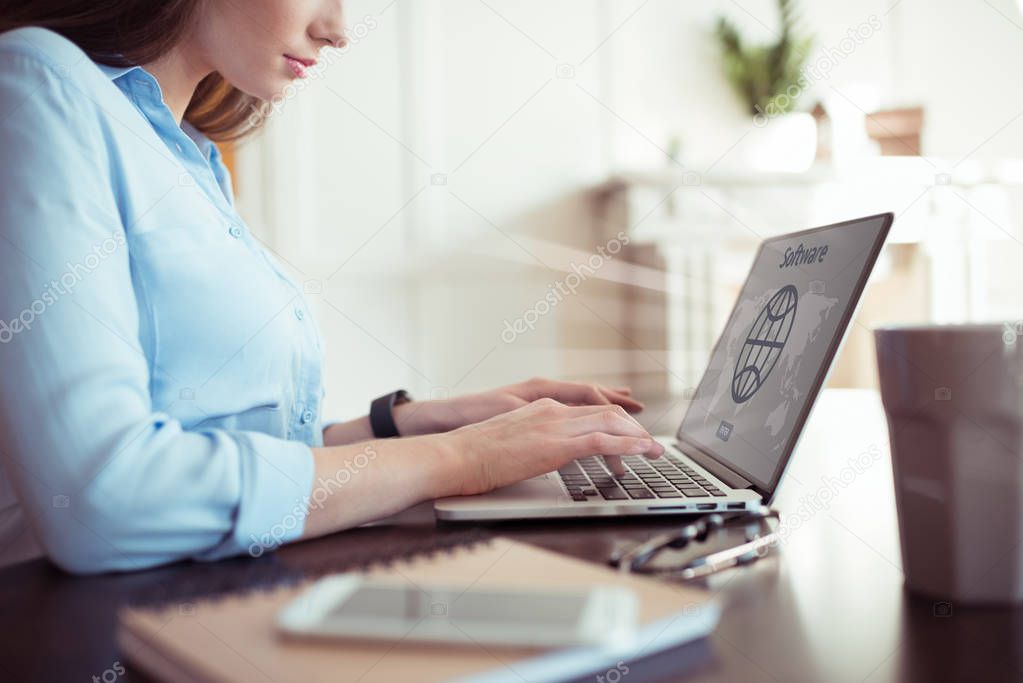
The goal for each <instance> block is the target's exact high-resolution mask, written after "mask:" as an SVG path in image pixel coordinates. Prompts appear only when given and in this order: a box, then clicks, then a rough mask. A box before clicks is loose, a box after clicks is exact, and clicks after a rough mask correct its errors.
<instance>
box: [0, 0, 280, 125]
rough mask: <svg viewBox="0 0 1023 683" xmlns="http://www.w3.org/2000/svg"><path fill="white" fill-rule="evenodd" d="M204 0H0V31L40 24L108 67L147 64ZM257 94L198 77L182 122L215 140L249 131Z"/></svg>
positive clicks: (174, 37) (214, 77) (177, 36)
mask: <svg viewBox="0 0 1023 683" xmlns="http://www.w3.org/2000/svg"><path fill="white" fill-rule="evenodd" d="M203 1H204V0H0V32H2V31H7V30H10V29H13V28H19V27H22V26H41V27H43V28H48V29H50V30H52V31H56V32H57V33H60V34H61V35H63V36H64V37H65V38H67V39H68V40H70V41H71V42H73V43H75V44H76V45H78V47H80V48H81V49H82V50H83V51H84V52H85V53H86V54H87V55H89V57H90V58H91V59H93V60H94V61H97V62H100V63H102V64H108V65H111V66H134V65H136V64H147V63H149V62H151V61H153V60H155V59H157V58H159V57H161V56H163V55H164V54H166V53H167V52H168V51H169V50H170V49H171V48H173V47H174V46H175V45H176V44H177V42H178V41H179V40H180V39H181V38H182V36H184V34H185V33H186V32H187V31H188V30H189V28H190V27H191V26H192V22H193V21H194V20H195V16H196V12H197V10H198V9H199V6H200V5H201V3H202V2H203ZM261 107H262V102H261V100H259V98H257V97H254V96H252V95H246V94H245V93H243V92H242V91H240V90H238V89H237V88H235V87H234V86H232V85H231V84H230V83H228V82H227V81H225V80H224V78H223V77H222V76H221V75H220V74H218V73H212V74H210V75H209V76H207V77H206V78H204V79H203V80H202V81H201V82H200V83H199V87H197V88H196V90H195V95H193V97H192V101H191V102H190V103H189V105H188V108H187V109H186V110H185V120H187V121H188V122H189V123H191V124H192V125H193V126H195V127H196V128H197V129H198V130H199V131H201V132H202V133H203V134H205V135H207V136H208V137H209V138H210V139H212V140H215V141H217V142H223V141H227V140H236V139H238V138H240V137H242V136H244V135H247V134H248V133H251V132H253V131H254V130H255V129H256V128H258V126H259V122H260V121H261V119H262V117H260V116H253V114H254V113H256V112H259V111H260V110H261Z"/></svg>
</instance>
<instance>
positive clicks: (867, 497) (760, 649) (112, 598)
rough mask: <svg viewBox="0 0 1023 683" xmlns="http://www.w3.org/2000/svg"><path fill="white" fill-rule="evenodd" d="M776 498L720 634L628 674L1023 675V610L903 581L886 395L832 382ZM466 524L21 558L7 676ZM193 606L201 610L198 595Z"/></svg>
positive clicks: (671, 423)
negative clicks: (251, 553)
mask: <svg viewBox="0 0 1023 683" xmlns="http://www.w3.org/2000/svg"><path fill="white" fill-rule="evenodd" d="M680 410H681V408H680V407H679V406H675V407H674V408H673V409H671V406H650V407H649V408H648V410H647V412H646V414H645V415H644V419H645V420H646V421H647V422H648V424H650V425H652V427H653V428H656V429H657V430H658V431H661V432H672V431H673V430H674V428H675V426H676V424H677V421H678V418H679V414H680ZM862 454H867V456H864V457H863V458H862V459H861V466H860V467H859V470H860V471H856V472H854V474H855V476H853V477H851V478H850V476H849V473H848V472H846V473H845V474H844V478H843V471H842V469H843V467H844V466H846V465H847V461H848V460H849V459H850V458H856V457H857V456H861V455H862ZM871 454H874V455H871ZM864 464H865V465H866V466H863V465H864ZM777 505H778V507H779V508H780V509H781V510H782V511H783V513H787V514H788V515H795V514H800V515H802V517H803V518H805V519H804V521H803V523H802V524H801V525H800V526H799V528H798V529H795V530H794V531H793V532H792V533H791V534H790V535H789V536H788V537H787V539H786V541H785V543H784V545H783V548H782V550H781V552H780V553H779V554H777V555H776V556H775V557H773V558H770V559H766V560H762V561H761V562H759V563H757V564H755V565H753V566H752V567H748V568H745V569H741V570H736V571H731V572H729V573H727V574H723V575H720V576H715V577H712V578H711V579H710V580H709V581H708V582H707V583H706V587H707V588H708V589H709V590H711V591H713V592H715V593H716V594H717V595H718V596H719V599H720V600H721V601H722V604H723V605H724V607H725V610H724V617H723V619H722V622H721V624H720V626H719V627H718V629H717V631H716V632H715V634H714V635H713V636H712V637H711V638H710V639H708V640H707V641H704V642H702V643H697V644H693V645H689V646H686V647H682V648H679V649H678V650H675V651H671V652H668V653H664V654H662V655H659V656H657V657H653V658H650V659H647V660H643V661H640V662H628V663H627V664H628V665H629V667H630V672H629V674H628V675H627V676H626V677H625V679H624V680H627V681H628V683H638V682H639V681H646V680H658V681H660V680H679V679H683V678H684V679H685V680H692V681H699V682H710V681H714V682H717V681H720V682H722V683H723V682H729V683H731V682H734V681H828V682H838V681H870V682H881V681H927V682H929V683H930V682H932V681H946V680H948V681H952V680H962V681H996V680H1023V609H967V608H964V607H961V606H959V605H954V604H953V605H951V608H950V609H951V614H950V615H948V616H946V613H947V612H948V611H949V610H948V609H947V608H946V607H945V606H944V605H940V604H938V605H936V604H935V603H934V602H933V601H931V600H927V599H923V598H917V597H914V596H910V595H908V594H906V593H905V592H904V591H903V588H902V572H901V569H900V564H901V562H900V557H899V547H898V533H897V526H896V521H895V510H894V501H893V497H892V483H891V467H890V463H889V459H888V451H887V433H886V429H885V425H884V420H883V415H882V413H881V410H880V403H879V401H878V399H877V396H876V394H873V393H871V392H859V391H829V392H826V394H825V396H824V398H823V399H822V401H821V404H820V406H819V408H818V410H817V412H816V413H815V415H814V417H813V418H812V419H811V424H810V428H809V430H808V432H807V434H806V436H805V438H804V439H803V442H802V444H801V445H800V447H799V450H798V452H797V454H796V456H795V458H794V459H793V462H792V464H791V466H790V469H789V476H788V477H787V479H786V480H785V481H784V482H783V485H782V489H781V491H780V493H779V498H778V500H777ZM673 526H674V524H673V523H672V522H671V521H666V520H663V519H661V520H654V521H644V520H619V521H614V522H600V523H589V522H561V523H543V524H524V523H516V524H504V525H500V526H498V527H495V528H493V530H496V531H498V532H499V533H503V534H505V535H507V536H510V537H513V538H517V539H520V540H524V541H527V542H531V543H535V544H537V545H541V546H544V547H546V548H551V549H554V550H558V551H561V552H564V553H567V554H570V555H575V556H578V557H582V558H585V559H588V560H592V561H595V562H602V561H604V559H605V558H606V557H607V555H608V554H609V553H610V552H611V550H612V548H613V547H614V545H615V544H616V543H617V542H620V541H622V540H624V539H632V540H638V539H643V538H647V537H649V536H650V535H651V534H653V533H655V532H657V531H660V530H663V529H666V528H671V527H673ZM464 533H465V531H464V527H454V528H452V527H448V526H445V527H440V528H436V527H435V526H434V525H432V524H430V523H429V522H427V523H420V524H415V523H407V524H397V525H389V526H380V527H372V528H363V529H356V530H353V531H350V532H345V533H341V534H336V535H334V536H332V537H330V538H326V539H321V540H318V541H314V542H310V543H304V544H299V545H295V546H291V547H288V548H284V549H282V550H281V551H279V552H277V553H276V554H274V555H272V556H268V557H264V558H260V560H249V559H238V560H231V561H227V562H223V563H218V564H215V565H198V564H181V565H176V566H173V567H168V568H164V569H159V570H155V571H151V572H143V573H139V574H134V575H122V576H104V577H94V578H84V579H78V578H72V577H69V576H66V575H64V574H62V573H61V572H60V571H59V570H56V569H54V568H52V567H51V566H50V565H49V564H48V563H46V562H44V561H35V562H29V563H25V564H22V565H18V566H15V567H11V568H8V569H6V570H3V571H0V635H2V637H0V679H2V680H10V681H36V680H38V681H50V680H52V681H72V680H83V681H88V680H92V677H93V676H99V677H100V678H101V680H102V674H103V672H104V671H106V670H108V669H111V667H113V666H114V664H115V662H120V663H121V664H123V665H125V667H126V668H127V670H128V673H127V675H125V676H122V677H120V678H118V680H119V681H132V680H136V681H137V680H142V679H141V677H140V676H138V675H137V674H133V672H132V670H131V669H132V666H131V663H130V662H126V661H125V660H124V658H123V657H122V655H121V654H119V653H118V651H117V649H116V646H115V645H114V641H113V632H114V624H115V612H116V609H117V608H118V607H119V606H120V605H123V604H126V603H128V602H130V601H135V600H139V599H145V598H146V597H147V596H151V595H153V594H160V593H161V592H165V591H168V590H172V591H178V592H183V593H184V594H186V595H187V594H188V593H189V592H191V591H200V592H201V591H202V590H205V589H207V588H216V587H217V586H219V585H222V584H224V583H226V582H237V581H239V580H243V581H258V580H261V578H260V577H264V576H267V575H275V574H276V575H279V574H280V573H282V572H284V573H294V574H299V573H301V572H302V571H304V570H305V569H306V568H308V567H312V566H315V565H316V564H317V563H322V562H323V561H324V559H325V558H335V559H336V558H344V557H349V556H351V555H353V554H354V555H362V554H363V553H373V552H374V549H380V548H382V547H387V546H390V545H392V544H394V543H402V542H410V543H411V542H416V541H420V542H421V541H422V540H423V539H424V537H430V538H432V537H438V538H448V537H453V536H455V535H460V534H464ZM239 577H245V578H243V579H239ZM179 601H180V604H181V606H182V607H181V609H182V616H183V618H187V616H188V604H189V602H188V598H187V597H182V598H179ZM108 680H110V679H108ZM587 680H591V681H592V680H595V679H594V678H592V677H591V678H589V679H587Z"/></svg>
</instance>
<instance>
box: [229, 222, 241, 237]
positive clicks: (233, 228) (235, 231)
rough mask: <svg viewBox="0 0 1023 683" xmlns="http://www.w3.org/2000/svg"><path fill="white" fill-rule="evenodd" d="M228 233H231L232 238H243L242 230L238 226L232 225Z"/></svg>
mask: <svg viewBox="0 0 1023 683" xmlns="http://www.w3.org/2000/svg"><path fill="white" fill-rule="evenodd" d="M228 232H229V233H231V237H234V238H236V239H237V238H238V237H241V236H242V229H241V228H239V227H238V226H237V225H232V226H231V228H230V229H229V230H228Z"/></svg>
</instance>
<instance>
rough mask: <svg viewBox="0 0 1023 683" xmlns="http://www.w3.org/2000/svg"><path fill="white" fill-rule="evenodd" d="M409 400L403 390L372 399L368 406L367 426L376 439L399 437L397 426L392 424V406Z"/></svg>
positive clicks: (407, 394)
mask: <svg viewBox="0 0 1023 683" xmlns="http://www.w3.org/2000/svg"><path fill="white" fill-rule="evenodd" d="M411 400H412V397H411V396H409V393H408V392H407V391H405V390H404V389H399V390H398V391H392V392H391V393H389V394H384V395H383V396H381V397H380V398H377V399H374V401H373V402H372V403H371V404H370V406H369V426H370V428H371V429H372V430H373V436H374V437H376V438H378V439H389V438H391V437H395V436H401V434H399V433H398V426H397V425H396V424H395V423H394V406H396V405H401V404H402V403H408V402H409V401H411Z"/></svg>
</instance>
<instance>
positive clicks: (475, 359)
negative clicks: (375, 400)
mask: <svg viewBox="0 0 1023 683" xmlns="http://www.w3.org/2000/svg"><path fill="white" fill-rule="evenodd" d="M891 4H892V2H891V0H864V1H863V2H858V3H848V2H841V1H839V0H814V1H813V2H809V1H806V2H803V6H804V15H805V23H806V26H807V27H810V28H812V30H813V32H814V33H815V34H816V36H817V39H818V40H817V45H818V47H821V48H827V47H836V46H839V45H840V42H841V41H842V39H843V38H845V37H846V35H847V32H848V31H849V30H850V29H855V28H856V27H857V26H859V25H861V24H863V23H864V22H868V21H870V17H871V15H874V16H875V17H876V22H877V23H878V24H879V25H880V29H879V30H877V31H876V32H874V33H873V34H872V35H871V36H870V38H869V39H867V40H864V41H863V42H862V44H858V45H857V46H856V48H855V50H853V51H852V53H851V54H850V55H848V56H847V57H843V58H842V59H840V60H838V61H837V62H836V63H835V65H834V68H833V70H832V71H831V73H830V75H829V77H828V78H826V79H824V80H821V81H819V82H817V83H815V84H813V87H812V88H811V89H810V91H809V92H808V93H807V94H806V96H805V98H804V100H803V102H802V105H803V106H804V107H808V106H809V105H810V104H811V103H812V102H813V101H814V100H815V99H817V98H821V99H825V100H826V101H827V102H828V103H829V106H831V107H832V108H833V111H834V114H835V115H836V116H857V115H858V116H862V115H863V111H862V110H870V109H873V108H875V107H877V106H892V105H902V104H910V105H911V104H920V105H923V106H924V107H925V108H926V111H927V114H926V116H927V122H926V133H925V149H926V152H927V153H928V155H935V156H938V157H948V158H950V159H953V160H958V159H959V158H960V157H961V156H963V155H966V154H967V153H969V152H971V150H973V149H974V148H976V147H977V146H978V145H980V144H981V143H982V142H984V141H985V140H986V139H987V138H989V137H990V136H991V135H992V134H994V137H993V138H992V139H991V140H990V141H989V142H987V143H985V144H983V145H981V146H980V148H979V149H977V150H976V152H975V153H974V155H973V156H974V157H975V158H977V159H983V160H989V161H990V160H994V159H999V158H1004V157H1019V158H1023V117H1021V118H1020V119H1018V120H1014V119H1013V117H1014V116H1016V115H1018V114H1019V113H1020V112H1021V111H1023V93H1021V92H1020V89H1019V88H1018V87H1017V84H1016V82H1015V76H1014V74H1015V71H1016V69H1015V67H1016V65H1018V64H1019V63H1021V58H1023V17H1020V14H1019V12H1018V10H1017V9H1016V7H1015V4H1014V3H1013V2H1012V1H1011V0H992V1H991V3H990V5H989V4H987V3H974V2H965V1H964V0H901V1H900V2H898V3H895V7H894V9H892V10H891V11H888V8H889V7H890V6H891ZM347 11H348V17H349V24H350V25H351V26H352V27H353V28H355V27H359V26H360V25H362V26H363V28H362V29H360V30H365V27H369V26H371V27H372V28H370V29H369V30H368V32H367V33H366V34H365V36H364V37H362V38H361V39H359V40H358V41H357V43H356V44H355V45H354V46H353V48H352V49H351V50H350V51H349V52H348V53H346V54H345V55H344V57H343V58H342V59H341V60H340V61H339V63H337V64H336V65H334V66H332V67H331V68H330V69H329V70H328V71H327V72H326V75H325V76H324V77H323V78H318V79H314V80H313V81H312V82H311V83H309V84H308V87H307V88H306V91H305V92H302V93H300V94H299V96H298V97H296V98H294V99H293V100H289V101H288V102H287V103H286V105H285V106H284V107H283V111H282V112H281V113H280V114H279V115H276V116H274V117H272V119H271V121H270V123H269V125H268V127H267V130H266V132H265V134H264V135H261V136H260V137H259V138H257V139H255V140H254V141H253V142H252V143H250V144H248V145H247V146H246V147H245V148H244V149H243V150H242V153H241V171H240V173H239V179H238V180H239V185H240V193H239V196H240V203H241V205H242V210H243V211H244V212H245V214H246V215H247V216H248V217H249V218H250V220H251V222H252V223H253V226H254V229H255V230H256V231H257V233H258V234H260V235H262V236H263V237H264V239H265V240H266V242H267V243H268V244H270V245H272V247H273V248H274V249H275V250H276V251H277V252H278V253H279V254H280V255H281V256H282V258H284V259H285V260H286V261H287V262H288V263H289V264H291V265H292V266H293V267H294V269H295V271H296V274H297V276H298V277H300V278H301V279H302V280H303V281H305V280H309V281H311V284H310V290H311V292H312V293H311V294H310V296H311V298H313V299H314V300H315V301H316V308H317V311H318V317H319V322H320V324H321V326H322V328H323V329H324V334H325V336H326V338H327V341H328V346H327V350H328V373H329V374H328V387H329V388H328V392H329V394H328V396H329V398H328V412H331V413H333V414H334V415H335V416H353V415H355V414H358V413H360V412H363V411H364V409H365V405H366V403H367V401H368V400H369V399H370V398H372V397H373V396H375V395H376V394H378V393H382V392H384V391H386V390H389V389H391V388H393V387H397V386H406V387H408V388H410V389H411V390H413V392H414V393H418V394H419V395H421V396H423V395H428V394H430V393H431V392H432V393H435V394H438V395H440V394H443V393H445V392H447V391H455V392H461V391H465V390H470V389H476V388H481V387H487V386H492V385H494V384H497V383H501V382H506V381H513V380H515V379H518V378H524V377H527V376H529V375H531V374H548V375H555V376H557V375H562V374H572V375H581V374H589V375H597V374H599V372H600V371H601V369H602V367H601V365H607V366H608V367H610V368H611V371H609V372H610V374H613V370H614V368H615V367H617V365H618V364H620V363H621V354H622V353H636V352H635V351H632V350H629V344H628V342H627V341H626V340H624V339H623V338H622V336H621V334H620V333H619V332H620V330H616V329H615V325H616V324H617V323H616V321H617V320H619V316H620V310H619V309H618V302H617V301H616V299H615V296H613V295H612V296H607V292H606V291H604V290H603V289H601V287H600V285H599V284H598V283H596V282H594V283H587V284H586V285H585V287H584V292H588V296H584V297H575V298H573V299H572V300H570V301H567V302H566V303H565V305H562V306H559V307H558V308H557V309H556V310H555V311H554V312H552V313H551V314H550V315H549V316H545V317H544V318H543V319H541V320H540V321H539V323H538V325H537V328H536V329H535V330H533V331H531V332H530V333H529V334H526V335H523V336H522V337H521V338H520V339H518V340H517V341H516V342H515V343H514V344H506V343H504V342H502V340H501V332H502V330H503V329H504V324H503V323H504V321H505V320H508V319H514V318H516V317H518V316H520V315H522V313H523V312H524V311H526V310H528V309H529V308H531V307H533V306H534V305H535V303H536V302H537V301H538V300H539V299H541V298H542V297H543V296H544V294H545V292H546V291H547V289H548V287H549V285H550V284H551V283H552V282H554V281H555V280H556V279H558V278H559V277H560V276H561V275H559V272H558V269H559V268H563V267H564V266H566V265H567V264H568V263H569V262H570V261H571V260H572V258H573V257H571V256H569V257H567V258H566V257H565V256H564V255H563V254H560V255H559V254H558V253H557V252H556V251H555V250H553V249H550V248H549V247H547V246H545V244H546V243H557V244H567V245H570V246H572V247H574V248H575V249H577V250H578V252H577V257H578V258H585V256H586V255H587V254H589V253H590V252H592V251H593V250H594V249H595V248H596V246H597V245H598V240H599V239H600V236H599V234H598V232H597V230H596V228H595V226H594V221H593V220H592V218H593V217H592V213H591V212H592V205H591V202H590V195H589V194H588V193H589V191H590V190H591V189H592V188H593V187H594V186H596V185H597V184H599V183H600V182H601V181H603V180H604V179H605V178H607V177H609V176H610V175H611V174H613V173H615V172H617V171H621V170H624V169H631V170H637V169H640V170H646V169H653V168H662V167H663V166H664V164H665V163H666V162H665V158H664V154H663V151H664V150H665V149H666V148H667V145H668V141H669V139H670V138H671V137H672V136H673V135H676V134H678V135H681V137H682V139H683V161H684V162H685V163H686V165H687V166H688V167H690V168H692V169H694V170H696V171H699V172H701V173H702V172H705V171H707V170H708V168H710V167H711V166H713V167H714V170H715V171H725V170H728V169H737V168H742V167H743V163H744V161H743V160H744V155H745V153H746V152H745V151H744V146H745V145H746V144H748V142H749V138H748V137H746V133H747V132H748V131H749V129H750V123H749V118H748V116H747V115H746V113H745V112H744V111H742V108H741V106H740V104H739V102H738V100H737V98H736V97H735V96H734V94H733V93H732V91H731V90H730V89H729V87H728V85H727V84H726V83H725V82H724V80H723V78H722V76H721V72H720V66H719V60H718V54H717V48H716V46H715V44H714V41H713V38H712V36H711V31H712V28H713V23H714V18H715V16H716V15H717V14H718V13H719V12H723V13H726V14H727V15H729V16H730V17H732V18H733V19H735V20H736V21H737V22H739V23H741V24H742V25H743V27H744V28H745V29H746V30H747V31H748V32H749V33H750V35H760V36H767V35H769V34H770V32H771V31H773V30H774V23H775V22H774V19H773V17H774V2H773V0H741V1H740V2H732V1H730V0H729V1H725V0H715V1H713V2H699V3H694V2H678V1H677V0H648V1H644V0H527V1H520V2H514V3H512V2H500V1H499V0H485V2H484V1H481V0H396V1H394V2H392V1H391V0H349V1H348V10H347ZM999 12H1002V13H1003V14H1004V15H1005V16H1004V17H1003V16H1001V15H1000V14H999ZM1006 17H1008V18H1006ZM1010 19H1011V22H1014V23H1016V24H1017V26H1013V25H1012V23H1011V22H1010ZM559 65H561V66H562V67H563V68H562V70H561V71H560V72H559V70H558V67H559ZM566 66H567V67H570V68H571V70H570V71H567V70H566V68H565V67H566ZM559 74H560V76H561V77H559ZM1005 124H1008V125H1007V126H1006V125H1005ZM1003 126H1005V127H1004V128H1002V127H1003ZM438 183H443V184H438ZM653 201H655V199H652V200H651V202H653ZM651 208H652V207H651ZM1014 246H1018V245H1014ZM541 262H542V263H546V264H548V265H553V266H554V268H553V270H551V269H548V268H547V267H546V266H544V265H542V263H541ZM342 264H343V267H341V266H342ZM339 267H340V270H338V269H339ZM317 282H319V283H321V284H319V285H317V284H316V283H317ZM604 319H606V320H607V321H608V322H609V323H610V325H608V324H606V323H605V322H603V320H604ZM566 330H568V331H569V332H566ZM572 330H574V331H575V332H571V331H572ZM580 330H586V332H584V333H580V332H579V331H580ZM565 347H568V348H565ZM650 351H653V352H657V351H663V350H661V349H650ZM616 354H617V355H616ZM580 359H592V360H580ZM587 367H590V368H591V370H590V372H588V373H587V372H585V369H586V368H587ZM603 369H605V370H606V369H607V368H603ZM654 369H656V368H654Z"/></svg>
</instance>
